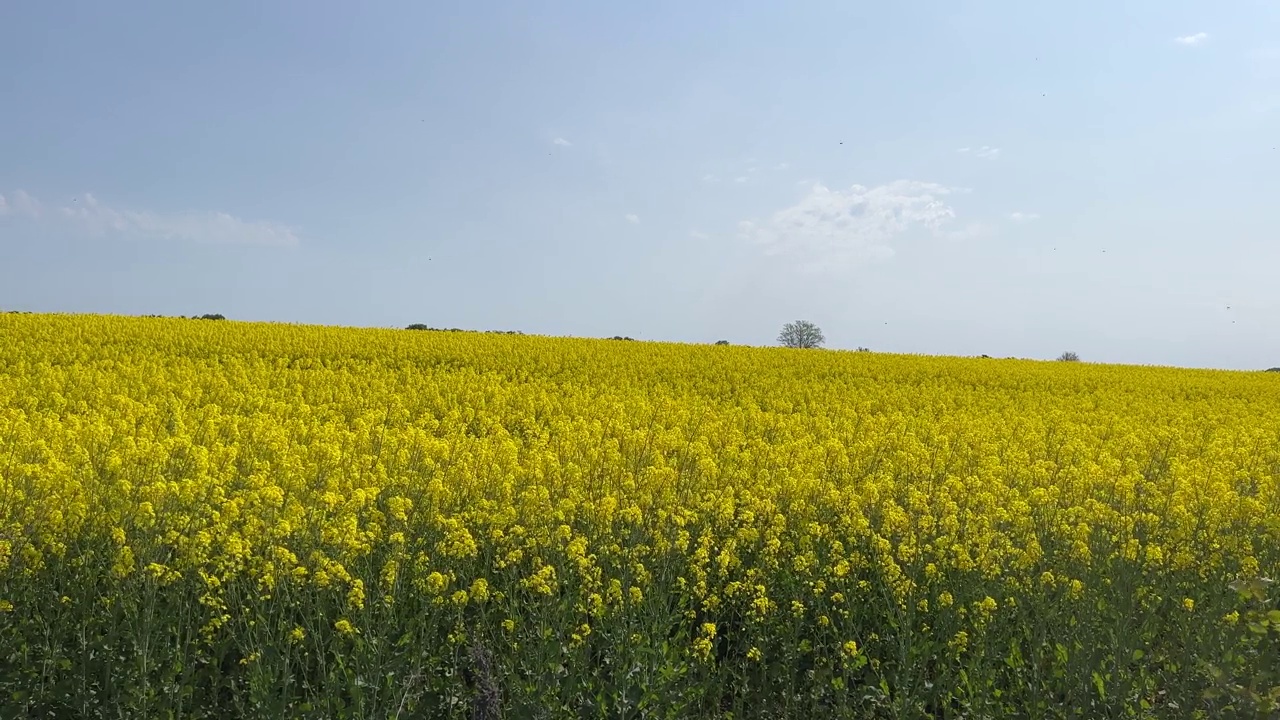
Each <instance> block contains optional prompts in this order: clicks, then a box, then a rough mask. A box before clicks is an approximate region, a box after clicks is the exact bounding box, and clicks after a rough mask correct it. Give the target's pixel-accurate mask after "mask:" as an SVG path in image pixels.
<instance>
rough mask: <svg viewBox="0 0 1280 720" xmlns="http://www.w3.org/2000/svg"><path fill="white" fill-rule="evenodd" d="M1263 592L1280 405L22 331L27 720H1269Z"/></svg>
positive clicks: (653, 361)
mask: <svg viewBox="0 0 1280 720" xmlns="http://www.w3.org/2000/svg"><path fill="white" fill-rule="evenodd" d="M1278 568H1280V377H1277V376H1276V375H1274V374H1263V373H1257V374H1247V373H1232V372H1209V371H1189V370H1174V369H1162V368H1138V367H1115V366H1096V365H1080V364H1074V363H1039V362H1029V361H1008V360H987V359H957V358H924V357H906V356H893V355H881V354H872V353H839V352H826V351H789V350H781V349H754V348H738V347H713V346H691V345H674V344H660V343H619V342H610V341H595V340H574V339H549V338H539V337H524V336H509V335H490V334H479V333H446V332H409V331H396V330H357V329H339V328H324V327H302V326H290V325H273V324H247V323H231V322H218V321H197V320H180V319H131V318H114V317H89V316H40V315H0V717H5V718H7V717H37V716H40V717H122V716H124V717H141V718H150V717H157V718H159V717H183V718H186V717H271V718H278V717H315V718H337V717H352V718H355V717H361V718H366V717H367V718H391V717H399V718H409V717H726V718H727V717H734V718H742V717H789V716H803V715H810V716H820V717H857V718H862V717H892V718H909V717H910V718H914V717H957V718H958V717H975V718H984V717H1007V716H1017V717H1089V718H1093V717H1118V716H1122V715H1123V716H1126V717H1196V716H1202V717H1236V716H1239V717H1255V716H1260V717H1265V716H1266V713H1268V712H1271V708H1280V705H1268V703H1269V702H1272V703H1274V702H1276V701H1280V690H1276V691H1274V692H1273V691H1272V688H1273V687H1276V688H1280V673H1278V672H1277V666H1278V665H1280V660H1278V659H1277V657H1278V656H1280V612H1276V610H1277V609H1278V607H1277V601H1276V600H1275V599H1274V598H1275V596H1276V595H1277V593H1275V592H1274V591H1272V590H1271V589H1270V588H1269V587H1268V582H1267V581H1268V580H1269V579H1270V578H1272V577H1274V576H1275V573H1276V570H1277V569H1278ZM1268 698H1270V699H1268ZM1130 712H1131V714H1126V713H1130ZM1249 713H1257V714H1256V715H1251V714H1249Z"/></svg>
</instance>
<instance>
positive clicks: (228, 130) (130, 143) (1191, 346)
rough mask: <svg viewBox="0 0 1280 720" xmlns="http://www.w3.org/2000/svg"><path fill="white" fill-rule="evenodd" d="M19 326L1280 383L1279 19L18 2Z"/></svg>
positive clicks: (665, 4)
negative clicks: (551, 341) (734, 353)
mask: <svg viewBox="0 0 1280 720" xmlns="http://www.w3.org/2000/svg"><path fill="white" fill-rule="evenodd" d="M0 67H3V68H4V72H2V73H0V309H5V310H29V311H37V312H90V313H123V314H138V315H141V314H164V315H189V314H193V313H195V314H200V313H214V312H217V313H222V314H224V315H226V316H228V317H229V318H232V319H239V320H269V321H280V322H301V323H321V324H330V325H354V326H369V327H403V326H405V325H408V324H410V323H419V322H420V323H425V324H427V325H430V326H434V327H459V328H466V329H478V330H489V329H493V330H520V331H524V332H526V333H538V334H548V335H572V336H588V337H607V336H612V335H627V336H631V337H635V338H637V339H642V340H664V341H675V342H714V341H716V340H721V339H724V340H728V341H730V342H732V343H735V344H751V345H769V344H773V343H774V342H775V338H776V336H777V333H778V330H779V329H780V327H781V326H782V324H783V323H785V322H788V321H791V320H797V319H806V320H810V321H812V322H814V323H816V324H818V325H819V326H820V327H821V328H822V329H823V331H824V333H825V335H826V338H827V343H828V347H832V348H847V349H852V348H856V347H867V348H870V349H872V350H877V351H885V352H899V353H923V354H931V355H979V354H987V355H992V356H996V357H1007V356H1016V357H1028V358H1044V359H1051V358H1053V357H1056V356H1057V355H1058V354H1059V353H1061V352H1063V351H1067V350H1070V351H1074V352H1076V353H1078V354H1079V355H1080V356H1081V357H1082V359H1084V360H1086V361H1096V362H1108V363H1137V364H1155V365H1180V366H1190V367H1216V368H1235V369H1260V368H1266V367H1270V366H1276V365H1280V322H1277V320H1278V319H1280V282H1277V281H1276V278H1277V275H1278V272H1277V269H1280V218H1278V217H1277V214H1276V209H1275V208H1276V198H1277V197H1280V150H1277V149H1276V148H1277V146H1280V3H1278V2H1275V0H1266V1H1265V2H1263V1H1251V0H1241V1H1239V2H1232V3H1204V2H1185V1H1184V2H1167V1H1157V0H1143V1H1140V2H1125V1H1121V2H1116V1H1114V0H1111V1H1108V2H1080V3H1056V4H1053V6H1052V7H1050V6H1049V5H1048V4H1045V3H1026V2H1002V1H1000V2H998V1H985V2H966V1H960V2H928V3H925V2H896V3H850V2H847V1H844V0H840V1H836V0H831V1H821V2H805V1H802V0H795V1H792V2H785V3H783V2H755V1H748V2H734V3H723V2H699V3H689V2H674V1H667V0H658V1H655V2H647V3H600V2H528V1H527V0H526V1H522V2H488V3H422V2H408V1H405V2H373V3H349V2H333V1H331V0H319V1H315V2H305V3H304V2H288V3H286V2H264V1H263V0H253V1H252V2H249V1H245V2H239V1H228V2H220V3H171V2H159V1H156V2H131V1H129V0H120V1H119V2H113V3H101V2H76V1H68V2H59V3H16V2H14V3H5V4H4V5H3V6H2V7H0Z"/></svg>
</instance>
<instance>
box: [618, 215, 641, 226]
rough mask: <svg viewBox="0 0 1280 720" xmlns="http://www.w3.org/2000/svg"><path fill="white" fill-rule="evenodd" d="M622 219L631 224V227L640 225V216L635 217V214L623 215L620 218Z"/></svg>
mask: <svg viewBox="0 0 1280 720" xmlns="http://www.w3.org/2000/svg"><path fill="white" fill-rule="evenodd" d="M622 219H623V220H626V221H627V222H629V223H631V224H632V225H639V224H640V216H639V215H637V214H635V213H627V214H626V215H623V216H622Z"/></svg>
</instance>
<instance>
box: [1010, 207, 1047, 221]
mask: <svg viewBox="0 0 1280 720" xmlns="http://www.w3.org/2000/svg"><path fill="white" fill-rule="evenodd" d="M1009 219H1010V220H1012V221H1014V222H1016V223H1025V222H1031V221H1033V220H1039V219H1040V213H1033V212H1022V211H1021V210H1015V211H1014V212H1011V213H1009Z"/></svg>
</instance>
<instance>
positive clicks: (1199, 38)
mask: <svg viewBox="0 0 1280 720" xmlns="http://www.w3.org/2000/svg"><path fill="white" fill-rule="evenodd" d="M1208 39H1209V33H1203V32H1198V33H1195V34H1194V35H1183V36H1181V37H1176V38H1174V39H1173V41H1174V42H1176V43H1178V44H1179V45H1187V46H1190V47H1195V46H1197V45H1203V44H1204V43H1205V41H1206V40H1208Z"/></svg>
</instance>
